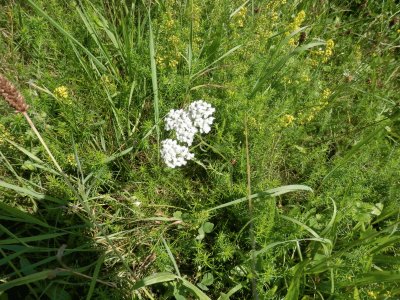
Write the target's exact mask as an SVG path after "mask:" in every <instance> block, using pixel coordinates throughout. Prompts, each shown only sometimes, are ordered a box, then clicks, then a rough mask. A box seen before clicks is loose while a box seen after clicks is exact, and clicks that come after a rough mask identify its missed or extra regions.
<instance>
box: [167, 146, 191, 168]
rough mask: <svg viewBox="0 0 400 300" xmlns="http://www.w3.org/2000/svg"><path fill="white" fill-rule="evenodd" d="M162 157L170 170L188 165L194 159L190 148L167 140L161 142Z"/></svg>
mask: <svg viewBox="0 0 400 300" xmlns="http://www.w3.org/2000/svg"><path fill="white" fill-rule="evenodd" d="M161 157H162V159H163V160H164V161H165V163H166V165H167V166H168V167H170V168H175V167H180V166H184V165H186V163H187V161H188V160H192V159H193V158H194V154H193V153H190V152H189V148H188V147H185V146H181V145H179V144H178V142H177V141H175V140H171V139H166V140H164V141H162V142H161Z"/></svg>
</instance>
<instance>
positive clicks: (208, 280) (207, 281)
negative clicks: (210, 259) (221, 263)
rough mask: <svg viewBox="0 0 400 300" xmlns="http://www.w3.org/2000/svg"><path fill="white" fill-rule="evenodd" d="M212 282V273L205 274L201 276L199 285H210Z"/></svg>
mask: <svg viewBox="0 0 400 300" xmlns="http://www.w3.org/2000/svg"><path fill="white" fill-rule="evenodd" d="M213 282H214V276H213V274H212V273H206V274H204V276H203V279H202V280H201V283H202V284H204V285H207V286H208V285H212V284H213Z"/></svg>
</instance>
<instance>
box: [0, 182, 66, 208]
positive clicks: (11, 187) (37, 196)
mask: <svg viewBox="0 0 400 300" xmlns="http://www.w3.org/2000/svg"><path fill="white" fill-rule="evenodd" d="M0 187H3V188H6V189H9V190H13V191H15V192H17V193H19V194H22V195H28V196H32V197H33V198H35V199H37V200H49V201H53V202H55V203H59V204H64V203H65V201H63V200H60V199H57V198H54V197H52V196H48V195H44V194H40V193H38V192H35V191H33V190H29V189H26V188H23V187H20V186H17V185H13V184H11V183H7V182H5V181H3V180H0Z"/></svg>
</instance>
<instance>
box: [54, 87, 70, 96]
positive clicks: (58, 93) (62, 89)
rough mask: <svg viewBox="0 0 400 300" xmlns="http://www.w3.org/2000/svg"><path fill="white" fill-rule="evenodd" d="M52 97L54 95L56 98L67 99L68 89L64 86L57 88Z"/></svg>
mask: <svg viewBox="0 0 400 300" xmlns="http://www.w3.org/2000/svg"><path fill="white" fill-rule="evenodd" d="M54 95H56V97H57V98H63V99H67V98H68V89H67V87H66V86H63V85H62V86H59V87H57V88H56V89H55V90H54Z"/></svg>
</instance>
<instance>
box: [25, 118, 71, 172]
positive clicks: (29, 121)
mask: <svg viewBox="0 0 400 300" xmlns="http://www.w3.org/2000/svg"><path fill="white" fill-rule="evenodd" d="M22 114H23V115H24V117H25V119H26V121H28V123H29V125H30V126H31V128H32V130H33V132H34V133H35V134H36V136H37V138H38V139H39V141H40V143H41V144H42V145H43V147H44V149H45V150H46V152H47V154H48V155H49V157H50V159H51V160H52V162H53V163H54V165H55V166H56V168H57V170H58V171H59V172H60V173H61V174H64V172H63V171H62V169H61V167H60V165H59V164H58V162H57V160H56V159H55V158H54V156H53V154H52V153H51V152H50V149H49V147H47V144H46V143H45V141H44V140H43V138H42V136H41V135H40V133H39V131H38V130H37V129H36V126H35V124H33V122H32V120H31V118H30V117H29V115H28V113H27V112H26V111H24V112H22Z"/></svg>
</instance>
